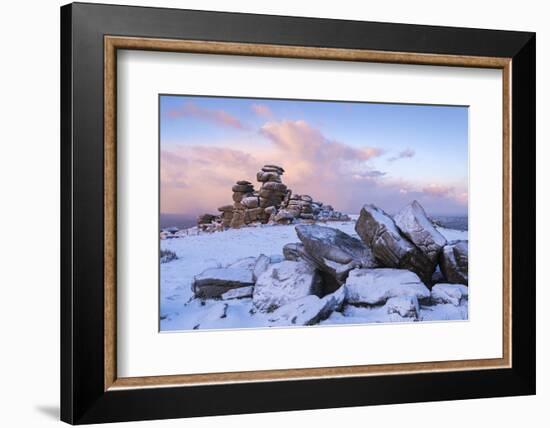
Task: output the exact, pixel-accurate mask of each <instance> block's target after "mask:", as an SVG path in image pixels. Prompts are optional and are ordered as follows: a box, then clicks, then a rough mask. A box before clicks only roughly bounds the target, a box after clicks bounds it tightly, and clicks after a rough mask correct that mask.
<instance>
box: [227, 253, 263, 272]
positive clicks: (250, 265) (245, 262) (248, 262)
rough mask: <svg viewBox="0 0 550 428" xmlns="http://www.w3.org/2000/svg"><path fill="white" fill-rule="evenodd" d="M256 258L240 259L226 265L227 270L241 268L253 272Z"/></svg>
mask: <svg viewBox="0 0 550 428" xmlns="http://www.w3.org/2000/svg"><path fill="white" fill-rule="evenodd" d="M257 259H258V258H257V257H254V256H250V257H243V258H240V259H238V260H236V261H234V262H233V263H229V264H228V265H227V267H228V268H243V269H249V270H253V269H254V266H255V265H256V260H257Z"/></svg>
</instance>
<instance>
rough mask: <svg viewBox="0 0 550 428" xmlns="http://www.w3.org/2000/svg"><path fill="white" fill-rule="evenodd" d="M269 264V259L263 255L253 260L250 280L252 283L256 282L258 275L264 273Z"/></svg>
mask: <svg viewBox="0 0 550 428" xmlns="http://www.w3.org/2000/svg"><path fill="white" fill-rule="evenodd" d="M270 264H271V258H270V257H267V256H266V255H265V254H260V255H259V256H258V258H257V259H256V260H254V266H253V268H252V278H253V279H254V282H256V281H257V280H258V278H259V277H260V275H261V274H262V273H264V272H265V271H266V270H267V268H268V267H269V265H270Z"/></svg>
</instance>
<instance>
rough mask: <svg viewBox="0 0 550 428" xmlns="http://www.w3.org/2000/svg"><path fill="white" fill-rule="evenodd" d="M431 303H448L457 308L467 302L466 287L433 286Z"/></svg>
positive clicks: (455, 285) (459, 285)
mask: <svg viewBox="0 0 550 428" xmlns="http://www.w3.org/2000/svg"><path fill="white" fill-rule="evenodd" d="M431 298H432V302H433V303H450V304H452V305H454V306H459V305H460V304H461V303H462V302H465V301H466V300H468V287H466V286H465V285H463V284H435V285H434V286H433V287H432V295H431Z"/></svg>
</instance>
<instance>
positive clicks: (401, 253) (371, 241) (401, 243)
mask: <svg viewBox="0 0 550 428" xmlns="http://www.w3.org/2000/svg"><path fill="white" fill-rule="evenodd" d="M355 231H356V232H357V234H358V235H359V236H360V237H361V239H362V240H363V242H365V243H366V244H367V246H369V247H370V248H371V249H372V253H373V255H374V257H375V258H376V260H378V262H380V264H381V265H382V266H385V267H391V268H402V269H408V270H412V271H413V272H416V273H417V274H418V275H419V276H420V277H421V278H422V280H423V281H426V282H427V281H429V280H430V277H431V275H432V272H433V270H434V268H435V265H434V264H433V263H432V262H431V261H430V260H429V259H428V258H427V257H426V256H425V255H424V253H423V252H422V251H420V250H419V249H418V248H417V247H416V246H415V245H414V244H413V243H412V242H411V241H409V240H408V239H407V238H406V237H405V236H403V235H401V233H400V232H399V229H398V228H397V226H396V225H395V222H394V221H393V219H392V218H391V217H390V216H389V215H388V214H386V213H385V212H384V211H383V210H381V209H380V208H378V207H376V206H375V205H372V204H368V205H365V206H363V208H362V209H361V213H360V215H359V218H358V219H357V222H356V223H355Z"/></svg>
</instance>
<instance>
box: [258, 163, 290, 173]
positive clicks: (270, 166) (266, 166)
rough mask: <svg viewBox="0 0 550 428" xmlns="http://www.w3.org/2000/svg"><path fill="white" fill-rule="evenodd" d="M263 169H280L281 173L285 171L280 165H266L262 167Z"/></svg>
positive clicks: (268, 170)
mask: <svg viewBox="0 0 550 428" xmlns="http://www.w3.org/2000/svg"><path fill="white" fill-rule="evenodd" d="M262 171H266V172H270V171H278V172H280V173H281V174H283V173H284V172H285V170H284V169H283V167H281V166H278V165H264V167H263V168H262Z"/></svg>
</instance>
